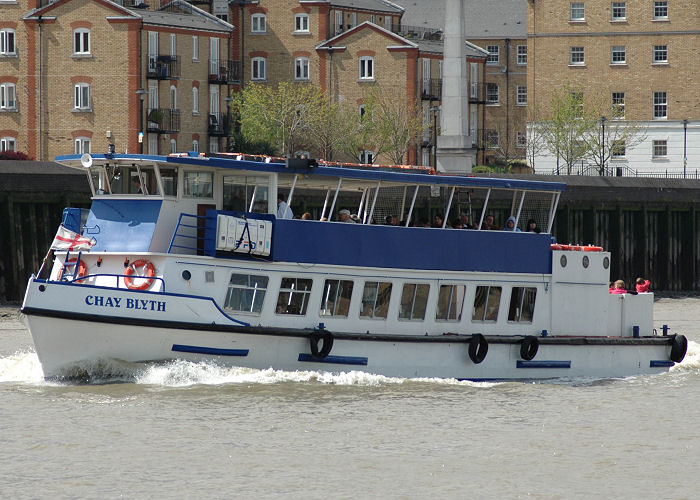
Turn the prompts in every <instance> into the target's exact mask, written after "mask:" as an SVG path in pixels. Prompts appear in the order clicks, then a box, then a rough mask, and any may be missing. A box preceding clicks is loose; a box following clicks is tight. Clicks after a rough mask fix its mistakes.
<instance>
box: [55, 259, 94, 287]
mask: <svg viewBox="0 0 700 500" xmlns="http://www.w3.org/2000/svg"><path fill="white" fill-rule="evenodd" d="M76 262H77V263H78V276H76V279H74V280H73V283H83V282H84V280H81V279H78V278H82V277H83V276H86V275H87V266H86V265H85V262H83V259H80V261H78V258H77V257H73V258H72V259H68V260H67V261H66V262H65V263H64V264H63V265H62V266H61V269H59V270H58V276H56V279H57V280H58V281H61V278H63V272H64V271H65V270H66V268H73V272H75V264H76ZM72 274H73V273H71V272H68V273H66V279H65V281H68V278H69V277H70V276H69V275H72Z"/></svg>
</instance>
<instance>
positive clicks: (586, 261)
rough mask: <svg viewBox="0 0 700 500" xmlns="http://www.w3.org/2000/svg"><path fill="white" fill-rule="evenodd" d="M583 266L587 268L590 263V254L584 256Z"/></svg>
mask: <svg viewBox="0 0 700 500" xmlns="http://www.w3.org/2000/svg"><path fill="white" fill-rule="evenodd" d="M582 262H583V267H585V268H587V267H588V264H590V260H588V255H584V256H583V261H582Z"/></svg>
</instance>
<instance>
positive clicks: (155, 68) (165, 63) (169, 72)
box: [146, 56, 180, 80]
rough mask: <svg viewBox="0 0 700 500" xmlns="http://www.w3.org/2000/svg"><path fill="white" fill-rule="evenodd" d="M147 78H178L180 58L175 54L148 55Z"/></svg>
mask: <svg viewBox="0 0 700 500" xmlns="http://www.w3.org/2000/svg"><path fill="white" fill-rule="evenodd" d="M146 77H147V78H151V79H155V80H177V79H178V78H180V60H179V59H178V58H177V56H157V57H154V56H148V72H147V75H146Z"/></svg>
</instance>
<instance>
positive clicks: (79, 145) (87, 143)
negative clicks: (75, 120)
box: [73, 137, 92, 155]
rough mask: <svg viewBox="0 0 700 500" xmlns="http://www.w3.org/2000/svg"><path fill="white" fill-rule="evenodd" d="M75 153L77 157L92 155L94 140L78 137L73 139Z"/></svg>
mask: <svg viewBox="0 0 700 500" xmlns="http://www.w3.org/2000/svg"><path fill="white" fill-rule="evenodd" d="M73 152H74V153H75V154H77V155H82V154H85V153H88V154H89V153H92V139H90V138H89V137H76V138H75V139H73Z"/></svg>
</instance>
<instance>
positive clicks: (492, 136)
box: [485, 129, 499, 149]
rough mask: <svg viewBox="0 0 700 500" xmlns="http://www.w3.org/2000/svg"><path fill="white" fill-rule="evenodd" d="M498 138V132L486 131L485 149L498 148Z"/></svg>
mask: <svg viewBox="0 0 700 500" xmlns="http://www.w3.org/2000/svg"><path fill="white" fill-rule="evenodd" d="M498 136H499V134H498V130H493V129H486V137H485V140H486V147H487V148H490V149H493V148H496V147H498V139H499V137H498Z"/></svg>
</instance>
